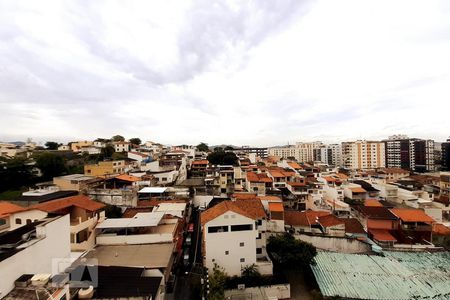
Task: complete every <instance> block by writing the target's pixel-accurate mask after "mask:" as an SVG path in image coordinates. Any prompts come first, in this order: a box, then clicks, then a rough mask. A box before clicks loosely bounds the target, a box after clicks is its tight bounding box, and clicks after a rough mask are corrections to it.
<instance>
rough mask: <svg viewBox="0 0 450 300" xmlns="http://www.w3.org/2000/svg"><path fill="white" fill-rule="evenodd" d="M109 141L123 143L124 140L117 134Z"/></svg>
mask: <svg viewBox="0 0 450 300" xmlns="http://www.w3.org/2000/svg"><path fill="white" fill-rule="evenodd" d="M111 140H112V141H113V142H124V141H125V138H124V137H123V136H121V135H118V134H117V135H115V136H113V137H112V138H111Z"/></svg>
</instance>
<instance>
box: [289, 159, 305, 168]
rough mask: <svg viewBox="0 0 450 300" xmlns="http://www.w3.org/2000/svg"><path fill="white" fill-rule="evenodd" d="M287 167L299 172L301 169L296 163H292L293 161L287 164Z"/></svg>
mask: <svg viewBox="0 0 450 300" xmlns="http://www.w3.org/2000/svg"><path fill="white" fill-rule="evenodd" d="M288 165H289V166H290V167H291V168H293V169H296V170H301V169H303V168H302V167H301V166H300V165H299V164H298V163H296V162H294V161H290V162H288Z"/></svg>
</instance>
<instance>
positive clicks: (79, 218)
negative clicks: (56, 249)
mask: <svg viewBox="0 0 450 300" xmlns="http://www.w3.org/2000/svg"><path fill="white" fill-rule="evenodd" d="M31 208H32V209H38V210H40V211H44V212H47V213H49V214H50V213H51V214H57V215H67V214H68V215H69V217H70V235H69V236H70V247H71V249H72V251H85V250H88V249H91V248H93V247H94V245H95V230H94V229H95V226H96V225H97V222H99V221H101V220H103V219H104V218H105V211H104V209H105V205H104V204H102V203H100V202H97V201H93V200H91V199H90V198H89V197H88V196H84V195H78V196H72V197H67V198H63V199H57V200H51V201H47V202H43V203H39V204H36V205H33V206H31Z"/></svg>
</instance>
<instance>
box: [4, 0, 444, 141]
mask: <svg viewBox="0 0 450 300" xmlns="http://www.w3.org/2000/svg"><path fill="white" fill-rule="evenodd" d="M0 112H1V114H0V140H3V141H13V140H24V139H26V138H27V137H32V138H33V139H34V140H35V141H46V140H57V141H66V142H67V141H70V140H77V139H92V138H96V137H111V136H112V135H114V134H122V135H124V136H125V137H126V138H131V137H140V138H141V139H142V140H152V141H158V142H162V143H167V144H182V143H188V144H197V143H198V142H201V141H204V142H207V143H209V144H222V143H226V144H234V145H255V146H258V145H266V146H270V145H277V144H286V143H287V142H290V143H294V142H296V141H313V140H322V141H325V142H335V141H344V140H351V139H361V138H366V139H384V138H386V137H387V136H389V135H392V134H397V133H404V134H408V135H409V136H411V137H422V138H434V139H436V141H443V140H445V139H446V138H447V137H448V136H449V135H450V1H448V0H442V1H432V0H426V1H423V0H420V1H411V0H406V1H393V0H388V1H380V0H376V1H362V0H354V1H346V0H340V1H336V0H330V1H301V0H292V1H283V0H272V1H264V0H258V1H252V2H247V1H242V0H236V1H229V2H226V1H211V0H205V1H194V2H191V1H185V0H183V1H167V0H165V1H131V0H126V1H123V0H121V1H98V0H95V1H89V0H86V1H60V0H57V1H43V0H39V1H17V0H11V1H8V0H2V1H0Z"/></svg>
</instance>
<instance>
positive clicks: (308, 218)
mask: <svg viewBox="0 0 450 300" xmlns="http://www.w3.org/2000/svg"><path fill="white" fill-rule="evenodd" d="M329 214H330V213H329V212H326V211H313V210H306V211H292V210H286V211H285V212H284V223H285V224H286V225H291V226H311V224H317V223H316V219H318V218H319V217H322V216H326V215H329Z"/></svg>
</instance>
